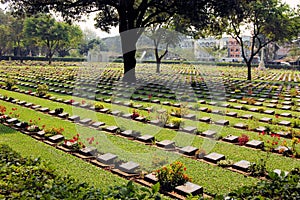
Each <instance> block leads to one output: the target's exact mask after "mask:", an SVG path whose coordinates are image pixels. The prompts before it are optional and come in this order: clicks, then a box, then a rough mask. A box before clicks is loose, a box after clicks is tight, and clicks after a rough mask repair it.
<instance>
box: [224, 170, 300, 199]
mask: <svg viewBox="0 0 300 200" xmlns="http://www.w3.org/2000/svg"><path fill="white" fill-rule="evenodd" d="M268 176H269V180H261V181H260V182H258V184H257V185H254V186H244V187H241V188H239V189H237V190H235V191H233V192H231V193H229V194H228V195H227V197H224V198H223V199H225V198H226V199H299V198H298V197H299V196H300V184H299V183H300V173H299V169H295V170H292V171H291V172H290V173H289V174H288V175H287V176H285V175H284V172H282V174H281V175H278V174H277V173H275V172H269V174H268Z"/></svg>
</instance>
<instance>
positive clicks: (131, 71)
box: [123, 50, 136, 83]
mask: <svg viewBox="0 0 300 200" xmlns="http://www.w3.org/2000/svg"><path fill="white" fill-rule="evenodd" d="M135 52H136V50H134V51H130V52H128V53H125V54H123V59H124V77H123V81H125V82H129V83H134V82H136V76H135V65H136V59H135Z"/></svg>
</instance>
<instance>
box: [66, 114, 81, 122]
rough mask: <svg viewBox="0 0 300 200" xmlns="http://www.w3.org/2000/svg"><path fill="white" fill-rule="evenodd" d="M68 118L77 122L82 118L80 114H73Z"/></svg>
mask: <svg viewBox="0 0 300 200" xmlns="http://www.w3.org/2000/svg"><path fill="white" fill-rule="evenodd" d="M68 120H70V121H72V122H76V121H79V120H80V117H79V116H78V115H73V116H71V117H69V118H68Z"/></svg>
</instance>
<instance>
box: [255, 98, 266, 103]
mask: <svg viewBox="0 0 300 200" xmlns="http://www.w3.org/2000/svg"><path fill="white" fill-rule="evenodd" d="M257 101H259V102H264V101H265V99H264V98H259V99H257Z"/></svg>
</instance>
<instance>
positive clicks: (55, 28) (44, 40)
mask: <svg viewBox="0 0 300 200" xmlns="http://www.w3.org/2000/svg"><path fill="white" fill-rule="evenodd" d="M24 33H25V35H26V36H27V38H29V40H30V41H31V42H33V43H35V44H37V45H38V46H45V47H46V48H47V58H48V60H49V64H51V62H52V57H53V55H54V53H55V52H57V51H59V50H62V49H64V48H66V47H68V48H69V47H72V46H74V45H78V44H79V42H80V41H81V37H82V32H81V30H80V28H79V27H78V26H70V25H69V24H67V23H63V22H56V21H55V19H54V18H51V17H50V16H49V15H45V14H44V15H37V16H33V17H29V18H26V19H25V22H24Z"/></svg>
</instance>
